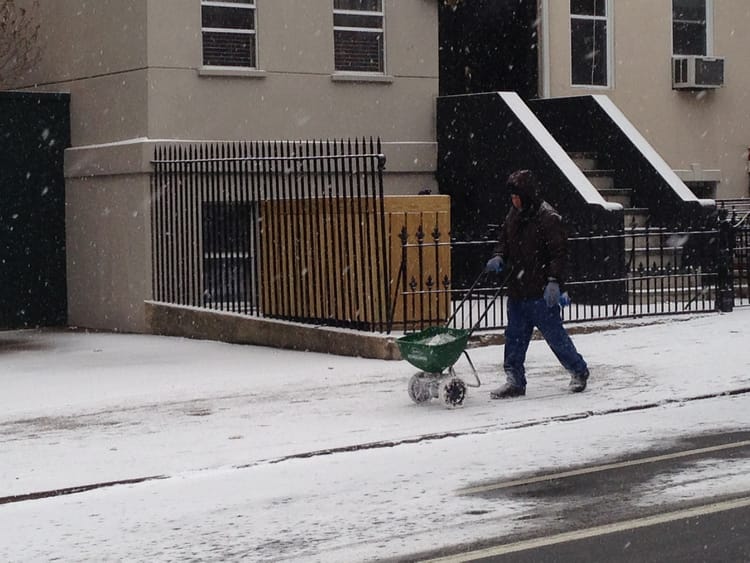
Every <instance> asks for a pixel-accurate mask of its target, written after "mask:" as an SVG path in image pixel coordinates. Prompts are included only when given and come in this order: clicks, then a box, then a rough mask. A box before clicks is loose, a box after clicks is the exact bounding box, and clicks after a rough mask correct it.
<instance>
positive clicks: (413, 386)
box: [409, 371, 432, 405]
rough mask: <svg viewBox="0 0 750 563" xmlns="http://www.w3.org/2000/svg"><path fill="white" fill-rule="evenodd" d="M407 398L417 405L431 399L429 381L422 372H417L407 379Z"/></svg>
mask: <svg viewBox="0 0 750 563" xmlns="http://www.w3.org/2000/svg"><path fill="white" fill-rule="evenodd" d="M409 398H410V399H411V400H412V401H414V402H415V403H417V404H418V405H421V404H422V403H425V402H427V401H429V400H430V399H432V393H431V392H430V380H429V378H428V377H427V376H426V374H425V373H424V372H423V371H418V372H417V373H415V374H414V375H412V376H411V378H410V379H409Z"/></svg>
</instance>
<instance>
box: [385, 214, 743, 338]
mask: <svg viewBox="0 0 750 563" xmlns="http://www.w3.org/2000/svg"><path fill="white" fill-rule="evenodd" d="M748 223H750V219H748V218H747V216H745V217H744V218H742V219H738V218H737V216H736V215H735V216H734V218H732V217H729V218H728V217H727V216H726V214H723V215H722V216H721V218H720V220H719V221H717V222H715V223H714V224H709V225H706V226H701V227H696V228H692V229H683V230H667V229H665V228H651V227H636V226H633V227H630V228H627V229H624V230H622V231H620V232H617V233H611V234H590V233H589V234H576V235H573V236H571V237H569V239H568V240H569V254H570V277H569V281H568V282H567V284H566V289H567V290H568V292H569V295H570V297H571V299H572V303H571V304H570V305H568V306H565V307H563V308H562V315H563V320H564V321H565V322H571V323H572V322H582V321H596V320H606V319H617V318H634V317H646V316H654V315H672V314H682V313H696V312H709V311H716V310H723V311H728V310H731V309H732V307H733V306H740V305H743V304H748V281H749V276H750V274H749V273H748V256H750V249H749V248H748V246H749V245H748V243H749V242H750V227H749V226H748ZM495 243H496V241H494V240H482V241H452V242H450V243H437V242H434V243H433V242H431V241H430V240H429V239H428V240H418V242H416V243H411V244H404V245H403V246H404V248H403V251H402V256H403V259H405V260H420V259H421V255H423V254H424V253H425V252H426V251H428V250H429V251H430V252H433V253H434V251H433V250H431V249H432V248H433V247H435V246H438V245H446V246H450V248H451V253H452V255H453V256H461V255H464V254H467V253H469V254H474V255H480V256H484V257H486V258H488V257H489V256H491V254H492V248H493V246H494V245H495ZM482 264H483V262H482ZM480 276H481V277H480ZM423 280H428V283H424V281H423ZM474 281H476V282H477V283H476V285H474V286H473V287H471V286H472V285H473V282H474ZM503 281H504V280H503V279H502V275H500V276H492V275H488V276H482V275H481V272H477V278H476V280H460V281H459V282H457V283H454V282H453V281H452V280H450V279H444V278H443V279H441V278H438V277H437V276H434V275H431V273H430V272H429V271H428V272H425V273H423V274H422V276H421V279H417V278H416V277H412V278H411V279H410V280H408V281H407V282H406V283H405V284H404V285H403V287H404V289H403V290H401V291H400V292H399V295H398V296H396V299H401V300H404V302H406V301H407V300H409V299H412V298H413V296H415V295H421V296H424V295H428V296H434V297H433V299H434V300H437V301H439V300H440V299H441V296H446V295H447V296H449V297H448V299H449V301H450V303H451V307H449V310H448V311H447V313H446V314H445V315H444V316H443V317H442V318H440V319H437V318H435V317H434V315H429V314H425V313H426V312H423V311H415V312H414V316H413V318H411V319H406V320H405V323H404V327H405V329H406V330H421V329H423V328H426V327H427V326H431V325H435V324H445V323H447V324H448V325H449V326H453V327H456V328H465V329H466V328H475V329H477V330H486V329H498V328H503V327H504V326H505V324H506V318H505V302H504V301H505V296H504V292H503V291H502V290H500V291H499V289H500V288H499V285H501V284H502V283H503ZM422 301H423V302H424V301H425V300H422ZM429 301H430V300H427V301H426V302H429Z"/></svg>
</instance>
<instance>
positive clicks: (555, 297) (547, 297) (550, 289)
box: [544, 279, 560, 307]
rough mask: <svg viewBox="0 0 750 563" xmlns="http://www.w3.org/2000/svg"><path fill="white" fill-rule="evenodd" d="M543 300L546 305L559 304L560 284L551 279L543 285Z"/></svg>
mask: <svg viewBox="0 0 750 563" xmlns="http://www.w3.org/2000/svg"><path fill="white" fill-rule="evenodd" d="M544 301H545V303H547V307H554V306H556V305H559V304H560V284H559V283H557V282H556V281H555V280H553V279H551V280H549V281H548V282H547V285H545V286H544Z"/></svg>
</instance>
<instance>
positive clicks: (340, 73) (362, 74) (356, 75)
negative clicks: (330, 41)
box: [333, 0, 393, 83]
mask: <svg viewBox="0 0 750 563" xmlns="http://www.w3.org/2000/svg"><path fill="white" fill-rule="evenodd" d="M380 5H381V6H382V7H383V8H382V9H381V10H339V9H336V8H333V15H334V16H335V15H336V14H342V15H347V16H380V21H381V22H382V27H378V28H375V27H343V26H337V25H334V26H333V32H334V33H335V32H336V31H355V32H370V33H382V34H383V71H382V72H376V71H357V70H337V69H336V68H335V67H336V64H335V62H334V69H333V77H334V80H338V81H342V82H367V81H368V80H366V79H367V77H372V78H373V81H375V82H387V83H390V82H392V81H393V79H392V78H391V77H388V38H387V36H386V31H385V28H386V23H385V0H383V1H382V2H381V4H380ZM335 45H336V40H335V39H334V49H335ZM347 76H351V77H353V80H347V79H346V77H347ZM379 77H385V78H386V80H378V78H379Z"/></svg>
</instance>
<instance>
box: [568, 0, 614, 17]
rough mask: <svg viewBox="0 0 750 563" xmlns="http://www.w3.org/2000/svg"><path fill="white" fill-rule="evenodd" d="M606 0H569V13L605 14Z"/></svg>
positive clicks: (583, 14)
mask: <svg viewBox="0 0 750 563" xmlns="http://www.w3.org/2000/svg"><path fill="white" fill-rule="evenodd" d="M606 1H607V0H570V13H571V14H574V15H577V16H606V15H607V8H606Z"/></svg>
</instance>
